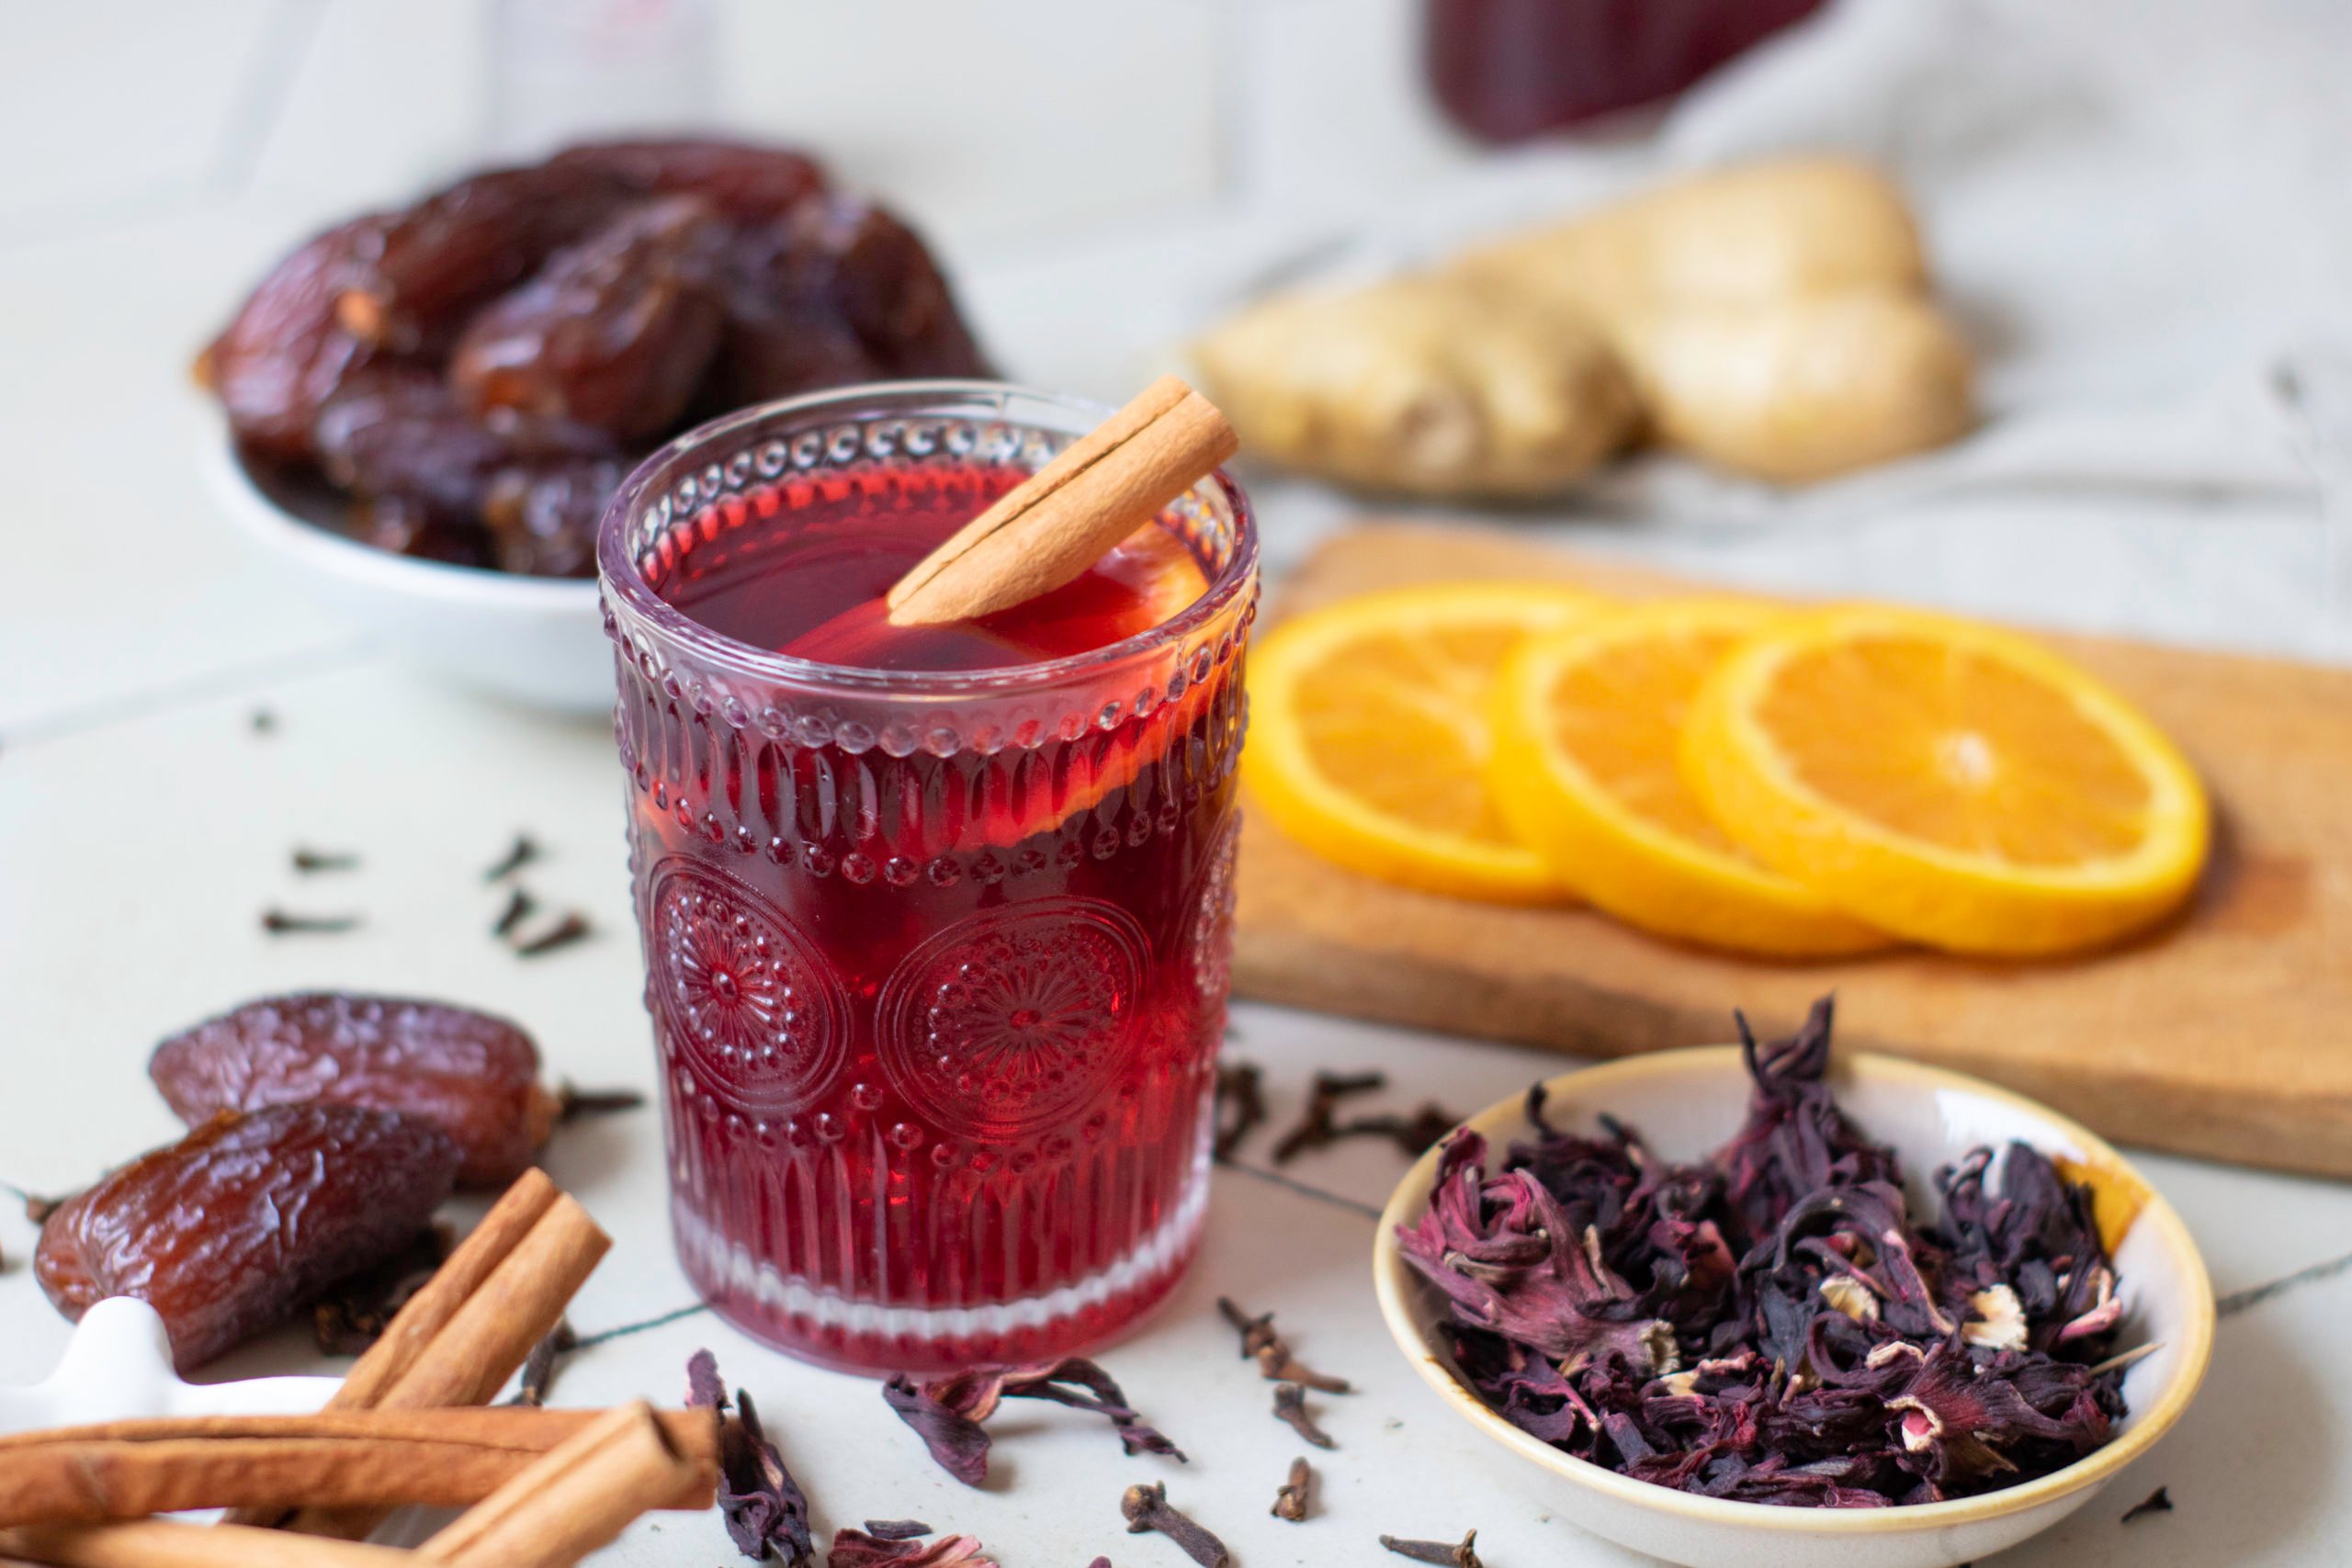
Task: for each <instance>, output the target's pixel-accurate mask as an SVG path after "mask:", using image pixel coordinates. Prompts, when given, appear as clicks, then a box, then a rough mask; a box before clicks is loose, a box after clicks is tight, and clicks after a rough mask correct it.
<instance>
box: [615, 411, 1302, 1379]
mask: <svg viewBox="0 0 2352 1568" xmlns="http://www.w3.org/2000/svg"><path fill="white" fill-rule="evenodd" d="M1104 412H1105V411H1103V410H1102V409H1099V408H1096V407H1094V406H1092V405H1090V404H1087V403H1083V402H1080V401H1077V400H1071V399H1068V398H1062V397H1056V396H1051V395H1047V394H1044V393H1039V392H1034V391H1028V390H1023V389H1017V388H1009V387H1003V386H999V385H995V384H992V383H981V382H923V383H899V384H894V385H889V386H874V387H863V388H855V389H848V390H843V391H839V392H831V393H826V394H822V395H820V396H814V397H805V398H797V399H793V400H788V401H785V402H780V403H775V404H772V405H769V406H765V407H762V408H756V409H752V410H749V411H746V412H741V413H738V414H735V415H732V416H729V417H728V418H726V419H722V420H720V421H718V422H717V423H712V424H708V425H705V426H703V427H702V428H701V429H699V430H696V431H695V432H693V433H691V434H687V435H684V436H683V437H681V438H679V439H678V440H677V441H674V442H673V443H671V444H670V445H669V446H666V447H664V448H663V449H662V451H660V452H658V453H656V454H655V455H654V456H653V457H650V458H649V459H648V460H647V461H646V462H645V464H644V465H643V466H642V467H640V468H639V469H638V470H637V472H636V473H635V474H634V475H632V476H631V477H630V479H628V483H627V484H625V485H624V486H623V487H622V489H621V491H620V492H619V493H618V494H617V495H616V497H615V499H614V501H613V502H612V505H611V508H610V510H609V511H608V512H607V513H606V515H605V521H604V526H603V532H602V535H601V537H600V539H599V552H598V553H599V566H600V569H601V576H602V587H603V600H604V609H605V626H606V629H607V630H608V632H609V633H610V634H611V637H612V639H613V644H614V648H615V651H616V661H617V664H618V670H619V686H620V694H619V702H618V705H617V709H616V718H615V730H616V736H617V739H618V741H619V747H620V758H621V765H622V768H623V770H624V772H625V773H626V774H627V788H626V793H627V797H628V846H629V866H630V874H631V877H632V879H633V883H634V886H635V890H636V897H637V916H638V922H639V931H640V934H641V936H642V938H643V943H644V952H645V964H646V990H645V999H646V1006H647V1009H648V1010H649V1011H650V1014H651V1016H652V1023H653V1035H654V1041H655V1047H656V1050H657V1051H658V1053H659V1055H660V1060H661V1066H662V1111H663V1116H664V1127H665V1134H666V1139H667V1149H668V1159H669V1168H670V1172H669V1174H670V1190H671V1214H672V1219H673V1226H674V1231H675V1239H676V1244H677V1249H678V1256H679V1258H680V1260H681V1261H682V1263H683V1264H684V1269H685V1271H686V1274H687V1276H688V1277H689V1279H691V1280H693V1282H694V1284H695V1289H696V1290H697V1291H699V1292H701V1294H702V1295H703V1297H704V1299H705V1300H707V1302H709V1303H710V1304H711V1305H712V1306H713V1307H714V1308H716V1309H717V1310H718V1313H719V1314H721V1315H722V1316H724V1317H726V1318H727V1319H728V1320H729V1322H731V1323H733V1324H735V1325H737V1326H739V1327H741V1328H742V1329H744V1330H745V1331H747V1332H749V1333H751V1334H752V1335H754V1336H756V1337H760V1338H762V1339H764V1340H766V1341H768V1342H769V1343H771V1344H774V1345H775V1346H777V1347H779V1348H783V1349H786V1350H788V1351H791V1352H793V1353H795V1354H797V1355H800V1356H803V1357H807V1358H809V1359H815V1360H820V1361H823V1362H826V1363H829V1364H832V1365H836V1366H842V1367H848V1368H854V1369H860V1370H865V1371H939V1370H945V1369H949V1368H954V1367H959V1366H968V1365H972V1364H975V1363H978V1362H984V1361H1020V1360H1031V1359H1048V1358H1052V1357H1057V1356H1060V1355H1064V1354H1068V1353H1070V1352H1072V1351H1075V1350H1077V1349H1079V1348H1082V1347H1084V1346H1086V1345H1089V1344H1091V1343H1094V1342H1097V1341H1100V1340H1103V1339H1104V1338H1106V1337H1110V1336H1112V1335H1114V1334H1115V1333H1117V1332H1119V1331H1120V1330H1121V1329H1123V1328H1125V1327H1126V1326H1127V1325H1130V1324H1132V1323H1133V1322H1135V1321H1136V1319H1137V1318H1138V1317H1139V1316H1140V1315H1141V1314H1144V1313H1145V1312H1147V1311H1148V1310H1149V1309H1150V1308H1151V1307H1152V1306H1153V1305H1154V1304H1155V1303H1158V1302H1159V1300H1160V1299H1161V1298H1162V1297H1164V1296H1165V1295H1166V1294H1167V1293H1168V1292H1169V1290H1170V1288H1171V1287H1172V1286H1173V1284H1174V1283H1175V1281H1176V1280H1177V1279H1178V1277H1179V1276H1180V1275H1181V1274H1182V1270H1183V1269H1184V1267H1185V1265H1186V1264H1187V1263H1188V1262H1189V1261H1190V1259H1191V1258H1192V1256H1193V1252H1194V1250H1195V1249H1196V1247H1197V1244H1198V1239H1199V1235H1200V1229H1201V1222H1202V1215H1203V1212H1204V1207H1205V1204H1206V1199H1207V1175H1208V1167H1209V1154H1210V1140H1211V1135H1212V1132H1213V1122H1214V1114H1213V1099H1214V1090H1215V1077H1216V1055H1217V1048H1218V1045H1219V1043H1220V1040H1221V1038H1222V1035H1223V1031H1224V1017H1225V1002H1226V991H1227V975H1228V964H1229V956H1230V947H1231V940H1232V933H1231V924H1232V909H1233V866H1234V854H1235V849H1236V843H1237V835H1238V826H1239V824H1238V818H1237V815H1236V812H1235V808H1234V787H1235V785H1234V769H1235V764H1236V762H1237V761H1238V758H1239V753H1240V748H1241V739H1242V730H1243V724H1244V718H1245V712H1246V708H1245V703H1244V699H1243V694H1242V664H1243V654H1244V648H1245V645H1246V641H1247V637H1248V634H1249V627H1250V621H1251V619H1252V618H1253V616H1254V615H1255V613H1256V604H1257V586H1258V583H1257V541H1256V535H1255V530H1254V527H1253V525H1252V522H1251V519H1250V508H1249V503H1248V501H1247V499H1246V498H1245V497H1244V496H1243V494H1242V492H1241V491H1240V490H1239V489H1238V487H1237V486H1235V485H1234V484H1233V482H1232V481H1231V480H1230V479H1227V478H1226V477H1225V476H1224V475H1223V474H1221V473H1220V474H1216V475H1213V476H1211V477H1209V478H1207V479H1203V480H1202V481H1201V482H1200V483H1199V484H1198V485H1196V486H1195V487H1193V489H1192V490H1191V491H1188V492H1187V493H1186V494H1185V495H1184V496H1182V498H1180V499H1179V500H1178V501H1177V502H1174V503H1173V504H1172V505H1170V507H1169V508H1168V509H1167V510H1166V511H1165V512H1163V513H1161V515H1160V517H1159V525H1161V526H1163V527H1166V528H1168V529H1170V531H1172V532H1173V533H1174V534H1175V536H1177V537H1178V538H1179V539H1181V540H1182V543H1183V544H1184V545H1185V547H1187V548H1188V549H1189V550H1190V552H1191V553H1192V555H1193V558H1194V560H1195V561H1196V562H1197V563H1198V564H1199V566H1200V567H1201V569H1202V570H1203V572H1204V576H1205V577H1206V579H1207V581H1208V588H1207V590H1206V592H1204V594H1203V595H1202V596H1201V597H1200V598H1199V599H1198V600H1197V601H1196V602H1194V603H1193V604H1191V605H1190V606H1189V607H1188V608H1186V609H1184V610H1183V611H1182V612H1181V613H1180V614H1178V615H1174V616H1173V617H1172V618H1170V619H1169V620H1167V621H1165V622H1163V623H1162V624H1160V625H1159V626H1155V627H1153V628H1151V629H1150V630H1148V631H1146V632H1143V633H1141V634H1139V635H1136V636H1132V637H1125V638H1124V639H1122V640H1118V641H1115V642H1113V643H1111V644H1109V645H1108V646H1105V647H1103V648H1099V649H1094V650H1093V651H1091V652H1087V653H1083V654H1080V655H1076V656H1074V657H1069V658H1062V659H1056V660H1050V661H1047V662H1042V663H1035V664H1027V665H1020V666H1013V667H1006V668H1001V669H990V670H980V671H963V672H956V673H927V672H922V671H884V670H869V669H852V668H845V667H841V666H833V665H826V664H820V663H815V662H812V661H809V660H803V659H797V658H793V657H789V656H786V655H783V654H778V653H775V652H771V651H768V650H765V649H761V648H757V647H753V646H751V645H748V644H745V643H742V642H739V641H736V640H734V639H731V638H729V637H723V636H720V635H719V634H718V633H716V632H714V631H712V630H711V629H709V628H708V627H707V626H701V625H699V624H697V623H696V622H695V621H694V620H692V619H691V618H689V617H688V616H686V615H683V614H681V613H680V612H679V611H678V610H676V609H674V608H673V606H672V605H671V604H669V603H667V602H666V601H665V600H664V599H663V597H662V593H661V592H660V585H661V584H662V582H663V581H665V580H667V579H668V578H669V577H670V576H671V574H673V573H674V572H677V571H679V570H682V563H684V562H685V561H687V560H689V559H690V558H692V556H693V553H694V551H695V549H696V548H697V547H709V546H710V545H711V543H712V541H714V540H721V541H723V540H724V539H725V538H726V537H727V536H728V530H729V529H731V528H735V527H739V526H741V525H744V524H745V523H746V522H747V521H751V520H754V519H760V520H766V519H776V518H781V519H782V520H783V521H784V522H786V523H788V522H789V518H790V513H791V512H792V510H793V509H794V508H796V507H807V506H811V505H814V504H816V503H818V502H820V501H822V500H826V499H828V498H830V499H831V501H833V502H836V503H837V502H839V499H840V498H841V497H842V496H843V495H848V494H860V495H864V496H866V497H869V498H872V499H871V501H870V505H871V507H872V508H874V509H876V510H877V511H878V510H887V509H888V506H889V505H890V504H891V499H892V498H893V497H899V496H907V495H919V494H922V493H924V492H925V489H926V479H925V476H926V473H927V472H928V473H936V471H938V470H939V469H941V468H945V467H949V466H955V467H959V468H963V469H965V470H967V471H968V469H969V468H970V467H971V466H973V465H975V464H981V465H990V466H993V465H1004V466H1009V467H1012V468H1016V469H1023V470H1026V469H1034V468H1036V467H1038V466H1040V465H1042V464H1043V463H1044V462H1046V460H1047V459H1048V458H1050V457H1052V456H1053V455H1054V454H1055V453H1057V452H1058V451H1059V450H1060V449H1061V448H1062V447H1063V446H1066V445H1067V444H1068V443H1069V440H1070V439H1071V437H1072V436H1074V435H1075V434H1079V433H1081V432H1083V431H1085V430H1087V429H1089V428H1091V426H1092V425H1093V424H1095V423H1098V422H1099V421H1100V420H1101V418H1102V417H1103V413H1104ZM843 608H847V606H843Z"/></svg>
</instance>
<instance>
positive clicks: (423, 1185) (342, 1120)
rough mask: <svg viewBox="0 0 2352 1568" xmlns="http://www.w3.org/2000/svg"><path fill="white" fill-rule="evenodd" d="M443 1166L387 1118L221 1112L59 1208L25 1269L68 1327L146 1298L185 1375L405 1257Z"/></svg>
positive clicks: (442, 1182)
mask: <svg viewBox="0 0 2352 1568" xmlns="http://www.w3.org/2000/svg"><path fill="white" fill-rule="evenodd" d="M457 1169H458V1147H457V1145H456V1144H455V1143H454V1142H453V1141H451V1139H450V1137H449V1135H448V1134H447V1133H444V1132H443V1131H442V1130H441V1129H440V1128H438V1127H436V1126H435V1125H434V1124H433V1123H431V1122H424V1121H420V1120H418V1119H416V1118H414V1117H409V1116H401V1115H398V1114H396V1113H394V1112H391V1111H370V1110H366V1109H363V1108H361V1107H358V1106H352V1105H327V1104H319V1103H311V1104H307V1105H279V1106H273V1107H271V1108H269V1109H268V1110H266V1111H254V1112H253V1113H252V1114H250V1115H241V1114H238V1113H235V1112H223V1113H222V1114H221V1115H220V1116H217V1117H214V1118H213V1119H212V1120H210V1121H209V1122H205V1123H204V1124H203V1125H202V1126H200V1127H198V1128H197V1129H196V1130H195V1131H193V1132H191V1133H189V1134H188V1135H187V1137H185V1138H182V1139H181V1140H180V1141H179V1142H178V1143H176V1144H173V1145H169V1146H168V1147H165V1148H161V1149H156V1150H154V1151H153V1152H152V1153H149V1154H146V1155H143V1156H141V1157H140V1158H138V1159H136V1160H134V1161H132V1162H131V1163H130V1165H127V1166H125V1167H123V1168H121V1169H119V1170H117V1171H115V1172H114V1173H113V1174H111V1175H109V1176H107V1178H106V1179H104V1180H102V1181H100V1182H99V1183H98V1184H97V1185H96V1187H93V1188H91V1189H90V1190H88V1191H86V1192H84V1193H81V1194H80V1195H78V1196H76V1197H74V1198H71V1199H69V1200H67V1201H65V1202H64V1203H63V1204H62V1205H60V1206H59V1208H58V1209H57V1212H56V1213H52V1214H51V1215H50V1216H49V1219H48V1222H47V1223H46V1224H43V1225H42V1226H41V1233H40V1247H39V1248H38V1249H37V1250H36V1252H35V1253H34V1257H33V1271H34V1274H35V1277H36V1278H38V1279H39V1280H40V1286H41V1289H42V1290H43V1291H44V1292H47V1293H48V1296H49V1299H50V1300H51V1302H52V1303H55V1304H56V1307H57V1309H58V1311H60V1312H62V1313H63V1314H65V1315H66V1316H67V1317H69V1318H74V1319H77V1320H78V1319H79V1318H80V1317H81V1315H82V1314H83V1313H84V1312H85V1311H87V1310H88V1308H89V1307H90V1305H91V1304H92V1303H95V1302H97V1301H101V1300H103V1299H105V1298H106V1297H108V1296H136V1297H138V1298H139V1299H140V1300H141V1301H144V1302H146V1303H148V1304H149V1305H151V1306H153V1308H154V1309H155V1310H156V1312H157V1313H159V1314H161V1315H162V1317H163V1319H164V1326H165V1328H166V1330H167V1331H168V1332H169V1334H170V1336H171V1342H172V1358H173V1359H174V1361H175V1362H176V1363H177V1365H178V1366H179V1368H180V1369H181V1370H182V1371H187V1370H188V1369H190V1368H193V1367H198V1366H200V1365H202V1364H203V1363H204V1362H206V1361H208V1360H210V1359H212V1358H213V1357H215V1356H217V1355H219V1354H220V1352H221V1351H223V1350H226V1349H228V1348H230V1347H232V1346H233V1345H236V1344H238V1343H240V1342H242V1341H243V1340H244V1339H246V1338H248V1337H251V1336H253V1335H254V1334H255V1333H257V1332H259V1331H260V1330H262V1329H264V1328H266V1327H269V1326H270V1325H273V1324H276V1323H277V1322H278V1321H280V1320H281V1319H283V1318H285V1317H287V1316H288V1314H291V1313H293V1312H294V1311H295V1310H296V1309H298V1308H299V1307H300V1306H301V1305H302V1303H305V1302H306V1301H308V1300H310V1299H311V1297H312V1296H315V1295H316V1294H317V1293H318V1292H320V1291H322V1290H323V1289H325V1288H326V1287H327V1286H328V1285H330V1284H332V1283H333V1282H334V1281H335V1280H340V1279H342V1278H344V1277H345V1276H346V1275H349V1274H351V1273H353V1272H355V1271H356V1270H358V1269H365V1268H368V1267H369V1266H370V1265H372V1264H375V1263H379V1262H380V1261H382V1260H383V1259H384V1258H388V1257H390V1256H391V1255H392V1254H394V1253H396V1252H398V1251H399V1250H400V1249H401V1248H402V1247H405V1246H407V1245H408V1243H409V1242H410V1241H411V1240H412V1239H413V1237H414V1236H415V1235H416V1233H417V1232H418V1231H419V1230H420V1229H422V1228H424V1225H425V1224H427V1223H428V1222H429V1221H430V1219H431V1217H432V1214H433V1211H434V1210H435V1208H437V1207H438V1206H439V1205H440V1203H441V1201H443V1200H444V1199H446V1198H447V1197H448V1195H449V1190H450V1185H451V1181H452V1179H454V1177H455V1176H456V1173H457Z"/></svg>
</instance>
